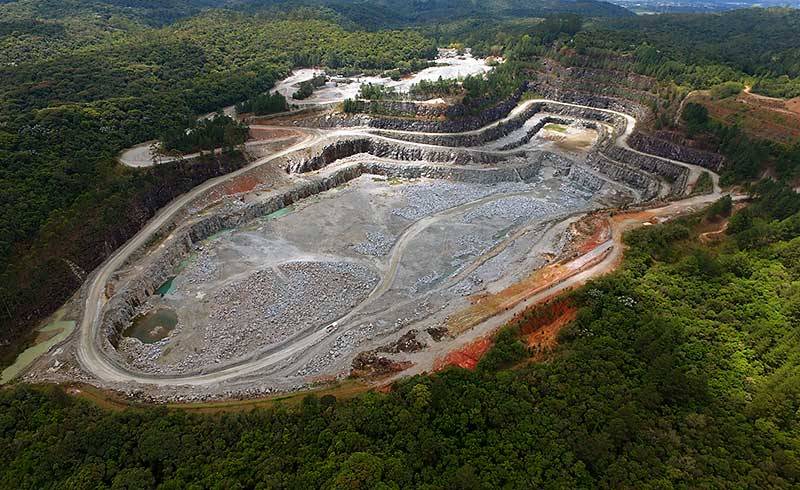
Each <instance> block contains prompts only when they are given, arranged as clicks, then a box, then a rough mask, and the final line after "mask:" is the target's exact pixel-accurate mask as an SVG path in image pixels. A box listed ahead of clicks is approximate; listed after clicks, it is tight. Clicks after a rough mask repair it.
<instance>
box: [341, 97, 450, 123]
mask: <svg viewBox="0 0 800 490" xmlns="http://www.w3.org/2000/svg"><path fill="white" fill-rule="evenodd" d="M351 103H352V104H354V105H355V106H356V108H357V111H358V112H363V113H367V114H376V115H385V116H398V117H414V118H419V119H442V118H445V117H447V116H448V112H449V111H451V110H452V107H453V106H450V105H447V104H443V103H442V104H430V103H425V102H418V101H413V100H355V101H351Z"/></svg>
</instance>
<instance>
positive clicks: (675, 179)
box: [603, 146, 689, 195]
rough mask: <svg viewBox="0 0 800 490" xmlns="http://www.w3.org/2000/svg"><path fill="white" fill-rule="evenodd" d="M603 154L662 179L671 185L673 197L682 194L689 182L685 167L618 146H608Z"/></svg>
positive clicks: (687, 171)
mask: <svg viewBox="0 0 800 490" xmlns="http://www.w3.org/2000/svg"><path fill="white" fill-rule="evenodd" d="M603 154H604V155H605V156H606V157H608V158H610V159H612V160H616V161H617V162H621V163H625V164H627V165H629V166H632V167H634V168H638V169H641V170H645V171H646V172H650V173H652V174H656V175H660V176H661V177H664V178H665V179H666V180H667V181H669V182H670V184H672V192H671V193H672V194H673V195H680V194H683V192H684V191H685V190H686V185H687V182H688V180H689V169H688V168H686V167H683V166H681V165H678V164H675V163H672V162H668V161H666V160H662V159H660V158H657V157H653V156H650V155H643V154H641V153H637V152H635V151H632V150H629V149H627V148H622V147H619V146H610V147H608V148H606V149H605V150H604V152H603Z"/></svg>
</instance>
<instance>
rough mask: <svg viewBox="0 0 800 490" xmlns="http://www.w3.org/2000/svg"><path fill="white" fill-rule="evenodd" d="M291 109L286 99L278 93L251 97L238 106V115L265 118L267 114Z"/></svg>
mask: <svg viewBox="0 0 800 490" xmlns="http://www.w3.org/2000/svg"><path fill="white" fill-rule="evenodd" d="M288 108H289V105H288V104H287V103H286V97H284V96H283V95H281V94H279V93H278V92H274V93H267V94H259V95H256V96H255V97H251V98H249V99H247V100H245V101H242V102H239V103H238V104H236V113H237V114H249V113H252V114H255V115H256V116H264V115H267V114H275V113H278V112H283V111H285V110H287V109H288Z"/></svg>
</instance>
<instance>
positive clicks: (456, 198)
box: [392, 180, 531, 221]
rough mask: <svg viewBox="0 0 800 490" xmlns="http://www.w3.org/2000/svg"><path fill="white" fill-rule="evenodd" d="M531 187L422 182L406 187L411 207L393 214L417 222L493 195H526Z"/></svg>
mask: <svg viewBox="0 0 800 490" xmlns="http://www.w3.org/2000/svg"><path fill="white" fill-rule="evenodd" d="M530 187H531V186H530V184H526V183H524V182H502V183H499V184H494V185H486V184H467V183H463V182H449V181H443V180H432V181H422V182H419V183H416V184H411V185H407V186H403V188H402V189H401V192H402V194H403V196H404V197H405V198H406V201H407V202H408V206H406V207H403V208H396V209H393V210H392V214H394V215H395V216H400V217H401V218H405V219H407V220H411V221H416V220H419V219H422V218H424V217H425V216H429V215H431V214H434V213H438V212H440V211H444V210H445V209H449V208H452V207H455V206H459V205H461V204H465V203H468V202H471V201H477V200H478V199H482V198H484V197H487V196H490V195H492V194H503V193H509V192H522V191H525V190H528V189H529V188H530Z"/></svg>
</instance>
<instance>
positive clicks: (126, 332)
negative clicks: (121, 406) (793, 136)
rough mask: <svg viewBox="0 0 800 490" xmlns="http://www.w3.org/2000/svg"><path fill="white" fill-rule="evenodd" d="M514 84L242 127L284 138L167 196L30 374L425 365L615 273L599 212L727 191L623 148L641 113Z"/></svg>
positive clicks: (280, 383)
mask: <svg viewBox="0 0 800 490" xmlns="http://www.w3.org/2000/svg"><path fill="white" fill-rule="evenodd" d="M522 93H523V90H522V89H521V90H520V91H519V93H518V94H516V95H515V96H514V97H512V98H511V99H509V100H507V101H505V102H504V103H502V104H499V105H497V106H495V107H493V108H491V109H489V110H487V111H485V112H484V113H482V114H479V115H477V116H469V117H463V118H459V119H455V120H449V119H442V118H417V119H414V118H406V119H399V118H384V117H379V116H368V115H363V114H362V115H355V116H354V115H344V114H339V113H335V112H332V111H330V110H327V111H323V112H319V113H312V114H311V115H308V114H304V115H303V117H298V118H297V119H295V120H291V121H290V120H289V119H291V118H290V117H289V116H287V118H284V121H283V125H281V126H276V124H279V123H280V121H276V120H269V121H262V122H259V121H251V123H252V125H251V127H252V128H254V130H259V131H263V132H269V131H271V130H275V131H278V132H282V134H283V137H284V139H286V136H285V134H288V133H292V132H293V133H292V134H293V135H294V137H293V138H292V139H290V140H288V142H287V145H288V144H291V146H288V147H284V148H283V149H282V150H280V151H271V152H269V153H268V154H267V155H266V156H261V157H260V158H257V159H254V161H252V162H251V163H250V164H249V165H248V166H247V167H245V168H243V169H241V170H239V171H236V172H234V173H232V174H228V175H226V176H223V177H220V178H217V179H214V180H211V181H208V182H206V183H205V184H203V185H201V186H199V187H197V188H195V189H194V190H192V191H191V192H189V193H187V194H185V195H183V196H181V197H179V198H178V199H176V200H175V201H173V202H172V203H170V204H169V205H168V206H167V207H166V208H164V209H163V210H162V211H161V212H160V213H159V214H158V215H157V216H156V217H155V218H153V219H152V220H151V221H150V222H149V223H148V224H147V225H146V227H145V228H144V229H142V230H141V232H140V233H139V234H138V235H136V237H134V238H133V239H132V240H130V241H129V242H128V243H127V244H126V245H125V246H124V247H122V248H121V249H120V250H118V251H117V252H116V253H115V254H114V255H113V256H112V257H111V258H110V259H109V260H108V261H107V262H106V263H105V264H104V265H103V266H101V267H100V268H99V269H98V270H97V271H95V272H94V273H93V274H92V275H91V276H90V278H89V279H88V281H87V282H86V284H85V286H84V288H83V290H82V292H81V296H80V302H81V305H82V310H83V312H82V316H81V320H80V322H79V323H78V328H77V329H76V332H75V334H74V335H73V336H72V337H71V339H70V340H69V341H68V342H67V343H66V344H65V345H64V346H62V347H60V348H59V349H57V350H55V351H54V352H52V353H49V354H48V355H46V356H43V357H42V359H40V360H39V361H38V362H37V364H36V366H35V367H34V368H33V369H32V370H30V372H29V373H28V374H27V378H28V379H35V380H49V381H56V382H64V381H83V382H87V383H91V384H93V385H96V386H99V387H102V388H107V389H112V390H118V391H120V392H123V393H126V394H128V395H130V396H138V397H140V398H143V399H150V400H162V401H163V400H172V401H189V400H200V399H214V398H225V397H245V396H263V395H265V394H269V393H279V392H288V391H296V390H300V389H307V388H309V387H311V386H314V385H318V384H320V383H326V382H330V381H332V380H336V379H341V378H344V377H348V376H354V375H355V376H366V377H367V378H369V379H381V380H383V382H385V381H386V380H387V379H391V378H392V377H393V376H402V375H407V374H411V373H418V372H423V371H430V370H431V369H432V368H433V367H434V365H435V364H436V362H437V359H441V358H442V357H443V356H445V355H446V354H447V353H448V352H450V351H451V350H453V349H456V348H458V347H460V346H463V345H466V344H467V343H469V342H471V341H474V340H475V339H478V338H480V337H481V336H485V335H488V334H490V333H491V332H492V331H494V330H496V328H498V327H499V326H500V325H502V324H503V322H505V321H507V320H508V319H509V318H510V316H511V315H513V314H514V313H515V312H516V311H519V309H520V308H524V307H525V306H527V305H529V304H532V303H533V302H535V301H536V300H537V299H540V298H544V297H547V296H552V295H553V294H555V293H557V292H558V291H561V290H564V289H567V288H569V287H571V286H574V285H576V284H580V283H581V282H583V281H585V280H587V279H589V278H591V277H593V276H595V275H597V274H600V273H602V272H605V271H608V270H610V269H611V267H613V264H614V263H615V262H616V261H618V259H619V256H620V253H621V245H620V234H621V231H622V229H623V228H622V226H615V225H614V223H616V224H618V225H619V224H620V223H623V221H624V220H617V221H614V220H611V219H608V218H607V214H603V213H604V212H605V211H608V210H620V209H627V210H644V209H649V210H651V211H650V212H649V213H650V214H648V215H647V216H648V218H650V219H653V220H655V219H661V218H665V217H669V216H672V215H675V214H679V213H681V212H685V211H687V210H691V209H696V208H697V207H698V206H701V205H703V204H706V203H709V202H711V201H713V200H714V199H716V198H718V197H719V194H720V191H719V187H718V185H717V178H716V174H715V173H714V170H715V168H714V165H716V164H717V163H718V162H716V161H714V160H709V162H707V163H706V162H704V161H703V160H702V158H695V157H696V156H695V155H690V156H691V157H692V158H687V160H691V161H692V162H693V163H687V162H682V161H678V160H674V159H670V158H665V157H662V156H656V155H652V154H649V153H645V152H643V151H639V150H637V149H634V148H632V147H631V146H629V141H630V140H631V139H632V138H631V137H632V135H635V134H636V133H635V132H634V131H635V125H636V118H638V117H642V114H643V109H641V108H638V107H631V105H630V104H627V105H626V104H623V103H620V102H618V101H614V100H613V99H609V98H605V97H599V96H598V97H596V98H594V99H591V100H580V101H571V102H559V101H557V100H550V99H547V100H545V99H536V100H525V101H520V95H521V94H522ZM554 98H555V97H554ZM404 104H405V106H404V108H403V109H404V111H407V110H408V107H409V105H411V106H413V109H414V110H416V111H419V112H425V111H435V110H441V108H439V109H436V108H426V107H425V105H424V104H419V103H416V104H409V103H404ZM437 107H438V106H437ZM639 138H641V137H639ZM697 163H700V164H702V165H705V168H704V167H703V166H699V165H697ZM704 172H708V173H709V175H710V176H711V177H712V181H713V184H714V185H713V190H712V191H711V192H710V193H707V194H703V195H696V193H694V192H693V189H694V185H695V183H696V182H697V181H698V179H699V177H700V176H701V174H702V173H704ZM587 217H588V218H587ZM592 217H594V218H595V219H594V220H591V218H592ZM598 217H600V218H598ZM587 220H588V221H587ZM589 222H591V223H594V224H593V225H591V226H589V225H587V223H589ZM639 224H641V223H639ZM587 226H588V231H587ZM543 271H546V272H548V273H547V274H543V273H542V272H543Z"/></svg>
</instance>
